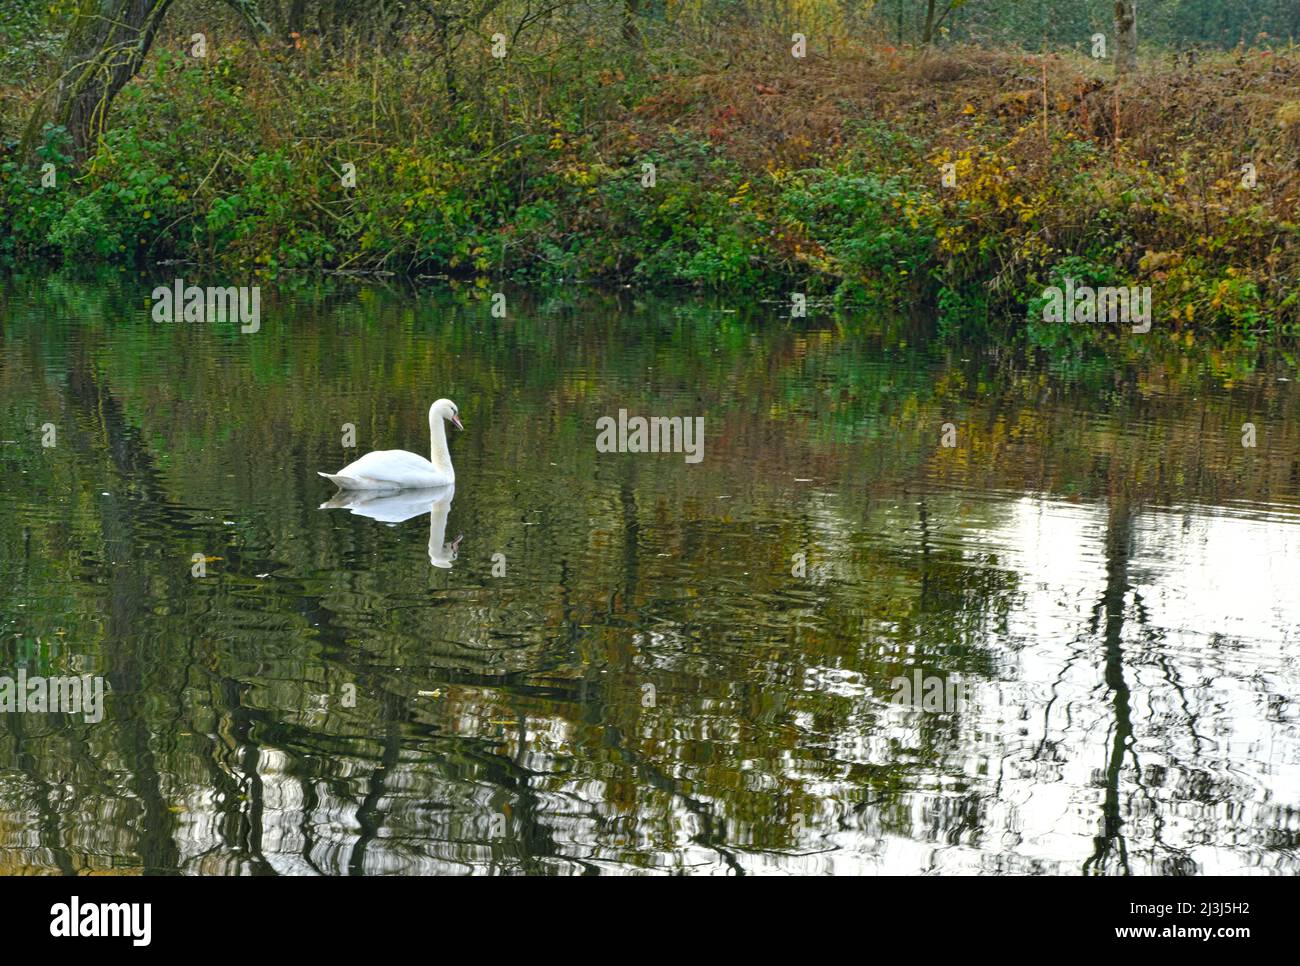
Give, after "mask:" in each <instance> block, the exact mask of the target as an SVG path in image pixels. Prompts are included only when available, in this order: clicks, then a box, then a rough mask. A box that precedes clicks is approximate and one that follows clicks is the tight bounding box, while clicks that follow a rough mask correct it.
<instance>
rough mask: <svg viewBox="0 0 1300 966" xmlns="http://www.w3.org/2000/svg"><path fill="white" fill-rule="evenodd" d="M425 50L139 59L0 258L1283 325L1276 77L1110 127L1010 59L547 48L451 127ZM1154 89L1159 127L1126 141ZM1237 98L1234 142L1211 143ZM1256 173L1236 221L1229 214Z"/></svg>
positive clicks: (1285, 260)
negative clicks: (1074, 289) (1087, 294)
mask: <svg viewBox="0 0 1300 966" xmlns="http://www.w3.org/2000/svg"><path fill="white" fill-rule="evenodd" d="M418 40H419V39H418V38H417V40H416V41H413V42H412V43H411V44H409V45H408V46H407V47H406V48H404V49H399V50H397V51H395V52H392V51H390V52H387V53H379V52H377V51H374V50H371V49H366V48H352V49H350V50H335V51H333V52H330V53H325V52H322V51H320V50H317V49H296V48H290V49H281V48H278V47H274V46H267V47H264V48H260V49H259V48H256V47H254V46H253V45H251V44H250V43H249V42H247V41H245V40H233V39H232V40H229V41H227V42H224V43H221V44H214V46H213V50H212V54H211V55H210V56H209V58H207V59H206V60H205V61H195V60H194V59H192V58H188V57H186V56H184V54H183V53H181V52H178V48H177V45H175V44H172V45H166V44H164V45H160V49H158V50H157V51H156V52H155V54H154V55H153V56H152V57H151V59H150V61H149V63H148V66H147V69H146V70H145V72H144V73H143V74H142V76H140V77H139V78H137V80H136V81H135V82H133V83H132V84H131V85H129V86H128V87H127V88H126V89H125V90H124V91H123V92H122V94H121V95H120V96H119V97H118V99H117V101H116V102H115V104H114V109H113V116H112V124H111V125H110V127H109V128H108V130H107V132H106V133H105V135H104V136H103V139H102V141H101V143H100V145H99V148H98V150H97V151H96V153H95V154H94V155H93V157H92V158H91V159H90V160H89V161H88V162H87V163H86V164H85V165H84V166H83V167H81V168H80V169H77V168H74V167H73V165H72V164H71V162H70V161H69V158H68V151H67V143H66V138H64V137H63V135H62V132H61V131H60V130H59V129H57V128H47V129H46V131H45V132H44V136H43V138H41V143H40V145H39V146H38V148H37V150H36V153H35V156H34V157H32V158H29V159H26V160H23V159H20V157H19V155H18V151H17V149H16V139H15V138H13V137H11V138H10V139H9V141H8V146H7V148H6V149H5V153H4V154H3V155H2V156H0V177H2V179H3V180H2V182H0V259H3V260H5V261H7V262H9V263H13V262H16V261H21V260H30V259H34V258H49V259H53V260H61V261H65V262H83V261H87V260H108V261H117V262H124V263H146V262H157V261H160V260H166V259H179V260H184V261H191V262H195V263H198V264H199V265H202V266H206V267H209V268H219V269H220V270H222V271H225V272H232V271H238V272H249V273H262V274H274V273H277V272H284V271H292V270H300V269H342V270H347V271H392V272H398V273H408V274H425V275H442V274H446V275H451V276H461V277H465V278H468V279H473V280H477V282H478V284H479V285H480V286H482V287H484V288H486V287H487V286H488V285H489V284H490V283H491V280H493V279H514V280H526V281H540V282H556V281H560V280H574V279H584V280H595V281H611V282H613V281H616V282H629V283H633V284H640V285H656V286H661V285H675V284H681V285H693V286H707V287H712V288H720V289H727V290H732V291H736V292H744V293H751V294H769V295H776V296H779V297H782V298H784V297H787V296H788V295H789V293H791V292H793V291H801V292H806V293H808V294H810V295H820V296H829V295H834V296H835V297H836V298H838V299H839V300H840V301H842V302H843V301H847V302H853V303H862V302H866V301H872V302H875V303H878V304H887V305H889V306H892V307H895V308H897V307H904V308H913V307H919V308H921V309H923V310H925V311H927V312H934V313H936V314H937V316H938V318H939V319H940V322H941V325H942V326H943V328H944V329H945V330H946V331H948V332H960V331H962V330H964V329H968V328H971V327H985V326H989V325H992V324H997V320H999V319H1007V318H1012V319H1023V318H1024V313H1025V312H1026V311H1027V310H1031V309H1032V299H1033V298H1034V297H1035V296H1036V295H1037V294H1039V293H1040V292H1041V291H1042V288H1043V286H1044V285H1047V284H1051V283H1053V281H1054V280H1059V279H1060V278H1061V277H1062V271H1064V270H1068V271H1069V272H1072V273H1074V275H1075V276H1077V277H1080V278H1083V277H1095V278H1098V279H1100V278H1105V279H1111V280H1114V282H1115V283H1116V284H1121V283H1123V284H1127V283H1130V282H1132V283H1136V284H1144V285H1151V286H1152V287H1153V288H1154V289H1155V298H1154V302H1155V305H1156V307H1157V309H1156V311H1157V316H1158V317H1159V318H1160V319H1162V320H1163V321H1164V323H1165V325H1166V327H1172V328H1175V329H1181V328H1193V327H1196V328H1203V327H1213V328H1217V329H1221V330H1228V329H1235V330H1237V331H1239V332H1241V333H1243V334H1254V335H1259V334H1261V333H1264V334H1267V333H1268V332H1269V331H1271V330H1272V331H1275V330H1277V328H1278V327H1279V326H1280V325H1281V324H1282V323H1284V322H1287V321H1293V320H1295V319H1296V318H1297V316H1300V307H1298V306H1297V297H1296V295H1295V292H1296V290H1297V289H1296V282H1297V266H1298V265H1300V253H1298V249H1297V244H1296V237H1295V236H1296V227H1295V225H1296V221H1297V218H1296V196H1297V195H1300V186H1297V185H1296V184H1295V176H1294V175H1292V174H1289V173H1287V170H1288V169H1287V166H1288V164H1293V163H1294V161H1295V158H1296V152H1297V149H1298V148H1300V138H1296V139H1294V140H1295V142H1296V143H1295V144H1294V145H1293V144H1292V140H1288V139H1291V138H1292V137H1293V134H1294V133H1295V132H1293V131H1292V130H1291V128H1290V127H1288V124H1292V126H1294V127H1297V128H1298V129H1300V111H1298V112H1296V116H1295V118H1294V119H1293V121H1294V123H1292V122H1291V121H1287V120H1286V119H1287V118H1288V117H1290V115H1288V114H1287V113H1286V109H1287V104H1288V103H1290V102H1289V101H1287V100H1286V97H1287V96H1289V95H1287V94H1285V92H1286V91H1287V90H1290V89H1291V87H1293V85H1294V83H1295V82H1296V81H1297V80H1300V56H1297V55H1296V54H1295V53H1294V52H1291V53H1289V54H1286V55H1285V56H1284V55H1283V54H1282V53H1279V54H1277V55H1276V56H1272V55H1270V59H1268V60H1265V59H1264V58H1263V57H1262V56H1261V57H1259V58H1255V57H1254V55H1253V54H1242V53H1238V54H1237V55H1236V57H1235V62H1233V61H1232V60H1231V59H1229V60H1225V61H1224V62H1223V64H1221V65H1220V66H1219V67H1216V68H1213V69H1211V68H1209V67H1207V68H1205V69H1204V70H1203V71H1202V72H1201V73H1200V74H1198V75H1197V76H1196V78H1195V81H1196V83H1194V84H1192V83H1189V80H1188V78H1187V77H1186V76H1184V75H1182V74H1177V75H1170V77H1160V76H1149V77H1147V78H1145V79H1144V80H1143V81H1142V82H1141V83H1143V84H1145V85H1147V88H1148V90H1145V91H1144V90H1140V89H1139V90H1135V91H1131V92H1127V93H1126V94H1125V100H1124V101H1123V103H1122V104H1121V103H1120V101H1119V100H1118V98H1117V95H1116V94H1115V93H1114V92H1112V91H1110V90H1109V89H1107V88H1106V87H1105V83H1104V82H1103V81H1102V80H1100V79H1099V78H1098V77H1097V76H1096V75H1095V74H1089V73H1088V70H1089V65H1087V64H1082V63H1071V62H1067V61H1061V60H1053V61H1050V62H1049V63H1048V64H1046V65H1043V64H1042V62H1041V61H1039V60H1036V59H1033V58H1028V57H1026V56H1024V55H1018V54H988V53H980V52H964V53H963V52H952V51H950V52H946V53H931V54H915V53H910V52H906V51H896V50H890V49H888V48H879V49H874V48H866V47H863V48H858V49H849V48H846V49H844V50H842V51H841V52H840V53H839V54H838V55H837V57H836V58H835V59H834V60H832V59H829V58H823V59H822V60H820V61H810V62H808V63H801V62H797V61H792V60H791V59H790V58H789V56H788V51H786V50H785V49H784V48H781V49H776V48H773V49H772V50H768V49H766V48H763V47H761V45H759V41H757V40H756V39H755V38H753V37H748V38H743V37H742V38H741V39H740V41H738V43H740V44H741V45H742V47H743V49H744V50H746V51H748V53H747V54H746V55H745V56H741V55H739V54H735V55H729V63H728V65H727V66H726V69H725V70H722V71H709V72H706V73H702V74H701V75H700V76H699V77H695V76H692V75H691V74H690V73H689V72H686V71H685V69H684V68H683V67H682V65H681V64H680V63H675V64H674V67H673V71H674V73H672V74H670V75H665V74H656V73H654V71H655V69H656V63H662V61H656V60H655V57H654V55H653V52H650V53H643V54H640V55H637V56H630V55H626V54H624V55H621V56H620V57H618V58H611V59H610V61H609V62H608V63H604V62H603V61H601V60H600V58H597V57H595V56H594V55H593V54H592V53H591V50H590V45H588V49H586V50H583V49H579V50H577V51H571V50H568V48H567V47H564V46H558V47H556V48H555V49H554V50H553V51H551V52H550V53H549V54H547V53H546V52H544V51H532V52H530V53H529V54H527V55H526V56H525V55H523V54H521V55H520V61H519V62H518V63H514V64H512V65H511V66H510V67H509V68H507V67H503V66H501V65H493V64H492V63H491V62H486V61H485V63H484V64H482V65H480V66H479V70H480V76H483V77H487V78H490V79H491V84H488V85H484V86H482V87H481V89H478V90H476V91H475V92H474V93H473V95H472V96H471V95H470V94H467V93H458V94H457V96H455V97H451V96H448V95H447V92H446V90H444V89H440V88H438V87H436V85H435V87H434V88H432V93H431V87H430V83H431V82H430V80H429V77H430V74H429V73H428V71H429V69H430V67H431V65H432V64H433V62H432V61H431V60H429V59H428V58H427V56H426V55H425V54H423V53H421V51H422V49H423V48H422V45H421V43H420V42H418ZM744 45H748V46H744ZM756 45H757V46H756ZM672 56H673V58H677V59H679V60H686V59H687V58H686V57H685V56H684V55H683V53H682V52H681V51H679V50H677V51H673V52H672ZM527 58H531V60H528V59H527ZM593 64H602V66H600V67H599V69H593V66H592V65H593ZM529 65H531V66H529ZM1035 65H1037V67H1039V68H1042V73H1041V74H1040V73H1036V72H1034V73H1027V71H1033V70H1035ZM525 67H527V68H528V69H524V68H525ZM542 67H545V73H544V74H543V73H542V70H541V68H542ZM701 69H702V68H701ZM494 71H495V73H493V72H494ZM1216 71H1218V73H1216ZM1049 74H1050V76H1049ZM1175 81H1176V83H1175ZM1043 83H1045V84H1046V85H1047V88H1046V89H1045V90H1043V89H1040V86H1039V85H1040V84H1043ZM1162 84H1164V85H1166V86H1165V87H1164V88H1161V91H1162V96H1164V97H1165V98H1166V100H1168V101H1170V103H1171V105H1172V106H1171V107H1170V108H1169V109H1167V110H1166V111H1165V113H1163V114H1158V115H1157V114H1150V113H1148V114H1145V115H1143V114H1140V113H1138V112H1141V111H1143V110H1144V109H1145V108H1144V107H1143V105H1145V104H1149V103H1154V99H1152V98H1147V97H1146V96H1145V95H1146V94H1148V93H1150V89H1152V88H1156V87H1159V86H1160V85H1162ZM1229 86H1231V87H1234V88H1236V89H1246V90H1249V91H1251V96H1252V99H1253V100H1252V101H1251V103H1253V104H1255V105H1263V107H1262V108H1261V109H1260V111H1259V113H1258V115H1257V116H1248V117H1242V116H1233V115H1231V114H1229V113H1227V110H1228V109H1226V108H1224V107H1223V105H1222V104H1221V103H1220V101H1219V100H1216V97H1217V94H1220V93H1222V91H1223V90H1224V89H1227V87H1229ZM1048 91H1050V92H1051V102H1050V103H1049V110H1048V116H1047V118H1046V123H1044V118H1043V115H1042V112H1041V110H1040V109H1039V104H1040V99H1041V96H1042V94H1045V93H1047V92H1048ZM434 95H437V96H434ZM1179 99H1181V100H1179ZM1260 118H1263V120H1261V119H1260ZM0 123H3V124H4V126H5V129H6V130H9V131H10V132H13V131H15V130H16V129H17V127H18V125H19V123H20V119H16V118H12V117H0ZM1117 123H1118V124H1119V125H1120V128H1119V130H1117V129H1116V128H1115V127H1114V125H1115V124H1117ZM1120 130H1122V131H1124V132H1128V133H1127V134H1124V135H1123V136H1120V134H1119V131H1120ZM1288 145H1291V146H1290V147H1288ZM1288 151H1289V152H1290V153H1289V154H1288V153H1286V152H1288ZM1247 154H1250V156H1254V157H1257V158H1258V159H1259V160H1260V166H1261V168H1266V177H1267V181H1266V182H1264V183H1262V184H1261V187H1260V188H1259V189H1258V190H1246V189H1243V188H1242V187H1241V185H1239V184H1238V183H1237V180H1238V174H1237V170H1236V169H1237V167H1238V166H1239V163H1240V159H1241V158H1242V157H1243V156H1246V155H1247ZM46 163H48V164H52V165H53V166H54V169H55V171H56V173H57V184H56V185H55V186H53V187H46V186H43V185H42V183H41V176H42V169H41V165H42V164H46ZM651 170H653V184H650V183H649V181H650V172H651ZM1033 328H1035V329H1036V328H1038V327H1037V326H1034V327H1033Z"/></svg>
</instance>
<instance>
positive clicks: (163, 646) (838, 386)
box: [0, 276, 1300, 875]
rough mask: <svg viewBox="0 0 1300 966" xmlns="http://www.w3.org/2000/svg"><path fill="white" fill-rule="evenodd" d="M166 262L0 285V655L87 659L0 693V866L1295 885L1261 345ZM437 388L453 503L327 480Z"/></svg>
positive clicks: (1295, 399)
mask: <svg viewBox="0 0 1300 966" xmlns="http://www.w3.org/2000/svg"><path fill="white" fill-rule="evenodd" d="M152 287H153V285H152V281H151V280H137V279H133V278H116V277H115V278H113V279H111V280H107V281H105V280H97V281H75V280H71V279H68V278H65V277H62V276H50V277H33V278H24V279H7V280H5V281H3V282H2V283H0V677H3V676H7V677H9V678H12V679H17V677H18V676H19V674H20V673H22V674H24V675H26V676H28V677H32V676H46V677H53V676H72V675H89V676H101V677H102V678H103V681H104V697H103V704H102V709H101V710H102V715H101V716H100V719H99V720H93V721H92V720H87V717H88V716H87V715H85V714H74V713H63V712H49V711H44V712H42V711H32V710H27V711H17V710H12V711H6V712H3V713H0V872H6V873H26V874H33V873H38V874H60V873H64V874H68V873H90V872H99V873H104V872H108V873H117V874H128V875H129V874H138V873H159V872H175V871H179V872H182V873H185V874H198V873H209V874H211V873H218V874H274V873H294V874H313V875H314V874H336V875H376V874H388V873H441V874H465V873H493V874H517V873H535V874H582V873H636V872H647V873H655V872H668V873H681V872H691V873H703V874H708V873H717V874H736V873H742V872H743V873H752V874H763V873H792V872H793V873H815V874H820V873H831V872H835V873H866V874H876V873H903V874H923V873H954V874H957V873H1043V874H1057V875H1078V874H1081V873H1084V874H1105V875H1120V874H1137V875H1157V874H1163V875H1170V874H1177V875H1198V874H1222V873H1229V874H1296V873H1297V872H1300V861H1298V859H1297V838H1298V837H1300V704H1298V701H1300V631H1298V628H1300V419H1298V418H1297V417H1298V416H1300V393H1298V392H1297V389H1296V383H1295V381H1294V380H1293V374H1294V372H1295V366H1294V364H1293V362H1292V361H1291V360H1288V359H1286V358H1283V357H1278V358H1274V357H1271V356H1267V355H1264V356H1252V357H1244V356H1239V355H1234V354H1232V353H1230V352H1227V351H1225V350H1222V349H1215V348H1213V347H1208V346H1203V345H1201V344H1195V343H1193V342H1192V341H1191V340H1190V339H1185V338H1182V337H1179V338H1177V339H1175V338H1172V337H1170V336H1169V335H1168V334H1167V333H1161V332H1159V331H1155V332H1153V333H1152V334H1151V335H1150V336H1147V337H1141V336H1129V335H1127V334H1126V335H1124V336H1121V337H1120V338H1119V339H1117V340H1114V341H1112V342H1109V343H1105V344H1101V345H1098V346H1090V345H1082V344H1081V345H1079V346H1075V347H1071V346H1065V347H1063V348H1058V350H1056V351H1054V352H1051V353H1039V354H1034V355H1033V356H1031V357H1028V358H1027V357H1026V356H1025V355H1024V354H1019V353H1011V352H1009V351H1007V350H1005V349H1001V350H1000V349H998V348H997V347H996V346H962V347H960V348H945V349H936V348H934V347H933V342H932V341H930V340H927V339H926V338H925V337H924V335H923V333H919V332H918V331H916V329H915V328H914V327H913V326H911V325H908V324H903V323H898V322H891V321H888V320H884V319H875V318H872V316H871V313H870V312H869V311H859V312H858V313H857V314H856V315H854V316H852V317H840V318H835V317H829V316H828V317H825V318H816V317H814V318H812V319H809V320H799V321H792V320H790V319H788V318H785V317H784V312H783V310H782V308H781V307H779V306H763V305H754V306H747V307H741V308H736V307H734V306H727V305H725V304H722V303H718V302H710V301H701V300H695V299H690V298H685V297H683V298H679V299H658V300H656V299H645V300H640V299H637V298H634V297H632V296H630V295H625V294H620V295H608V294H603V295H602V294H596V293H589V292H584V291H579V292H576V293H567V294H566V295H564V296H552V297H550V298H547V299H537V298H534V299H528V298H523V297H520V298H512V301H511V306H510V311H509V313H508V316H507V317H506V318H504V319H498V318H493V317H492V316H491V314H490V308H489V305H488V303H486V302H481V303H480V302H470V303H464V302H462V301H457V300H456V299H454V298H451V297H449V296H448V295H447V294H446V293H445V291H443V290H441V289H438V290H421V289H410V288H405V287H401V286H383V285H356V286H351V285H337V286H326V287H306V288H301V289H293V290H291V289H288V288H285V289H280V290H277V289H276V288H275V287H274V286H270V285H266V286H263V291H262V305H261V311H262V319H261V326H260V329H259V331H257V332H256V333H251V334H249V333H241V332H240V331H239V328H238V326H237V325H233V324H226V325H209V324H192V323H175V324H159V323H157V322H155V321H153V319H152V318H151V316H150V310H149V308H148V296H149V292H150V290H151V288H152ZM444 396H445V397H449V398H451V399H453V400H455V402H456V403H457V404H458V405H459V409H460V416H461V419H462V420H463V421H464V424H465V427H466V429H465V432H463V433H453V435H452V437H451V455H452V459H453V461H454V464H455V468H456V486H455V490H454V493H450V494H446V493H444V494H435V495H423V496H422V495H419V494H417V495H414V496H411V497H410V498H396V499H390V500H387V501H383V500H380V501H377V502H376V501H371V502H369V503H364V504H363V505H361V506H356V505H353V506H328V505H326V506H322V504H329V503H331V502H335V503H342V502H345V501H341V500H335V491H334V487H333V486H332V485H331V484H330V483H329V482H328V481H326V480H323V479H321V478H320V477H319V476H317V471H322V470H323V471H328V472H334V471H335V470H337V469H338V468H339V467H341V466H342V465H343V464H345V463H347V462H349V461H351V460H353V459H355V458H356V457H357V456H359V455H361V454H363V453H365V452H368V451H370V450H372V449H392V448H401V449H408V450H412V451H415V452H417V453H427V452H428V448H429V431H428V426H427V412H428V409H429V405H430V404H431V403H432V402H433V401H434V400H435V399H437V398H439V397H444ZM620 409H623V410H626V411H627V412H628V413H629V414H632V415H645V416H666V417H672V416H680V417H703V420H704V444H703V451H702V458H701V459H700V460H699V462H697V463H691V462H688V461H687V460H686V459H685V457H684V454H682V453H617V452H615V453H607V452H599V451H598V450H597V447H596V436H597V429H596V426H597V420H599V419H601V418H602V417H605V416H613V417H617V415H618V412H619V410H620ZM1247 424H1249V426H1250V427H1251V429H1250V430H1247V429H1246V428H1245V427H1246V426H1247ZM349 425H350V426H351V427H353V430H354V432H355V442H356V448H345V447H344V446H343V445H342V441H343V439H344V436H345V434H346V433H347V427H348V426H349ZM50 426H52V427H53V434H52V435H51V433H50V431H49V427H50ZM1248 434H1249V435H1251V436H1252V437H1253V438H1252V439H1251V441H1252V442H1253V443H1254V445H1253V446H1243V439H1244V438H1246V437H1247V435H1248ZM945 444H951V445H945ZM196 555H197V556H196ZM900 682H905V683H906V686H904V684H900ZM914 684H919V685H921V687H917V688H916V690H917V692H918V693H919V692H920V691H921V690H925V692H926V693H927V694H929V693H934V694H937V695H939V697H938V698H937V699H936V704H935V705H927V703H926V702H924V701H921V700H906V701H904V700H900V695H901V694H905V693H907V692H908V689H909V688H911V687H912V686H913V685H914ZM932 684H933V685H934V687H933V691H932V689H931V685H932Z"/></svg>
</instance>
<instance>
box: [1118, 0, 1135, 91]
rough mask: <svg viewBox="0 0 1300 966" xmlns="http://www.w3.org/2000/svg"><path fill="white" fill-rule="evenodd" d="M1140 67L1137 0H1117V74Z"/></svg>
mask: <svg viewBox="0 0 1300 966" xmlns="http://www.w3.org/2000/svg"><path fill="white" fill-rule="evenodd" d="M1137 69H1138V28H1137V0H1115V74H1116V75H1117V76H1119V77H1123V76H1124V75H1125V74H1135V73H1137Z"/></svg>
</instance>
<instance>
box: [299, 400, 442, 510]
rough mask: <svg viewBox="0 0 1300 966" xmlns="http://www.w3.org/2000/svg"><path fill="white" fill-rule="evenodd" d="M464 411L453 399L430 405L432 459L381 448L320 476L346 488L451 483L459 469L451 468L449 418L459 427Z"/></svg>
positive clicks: (421, 486) (410, 487)
mask: <svg viewBox="0 0 1300 966" xmlns="http://www.w3.org/2000/svg"><path fill="white" fill-rule="evenodd" d="M459 414H460V410H459V409H458V408H457V407H456V404H455V403H454V402H452V401H451V400H450V399H439V400H438V401H437V402H436V403H434V404H433V405H432V406H430V407H429V442H430V448H431V450H432V452H431V453H430V454H429V455H430V456H431V457H432V459H425V458H424V457H423V456H417V455H416V454H415V453H408V452H407V451H406V450H404V449H381V450H376V451H375V452H373V453H367V454H366V455H365V456H363V457H361V459H359V460H355V461H354V462H351V463H349V464H348V465H347V466H345V467H343V469H341V470H339V471H338V472H337V473H321V474H319V475H321V476H323V477H325V479H327V480H332V481H334V483H336V484H337V485H338V486H339V487H340V488H341V489H344V490H417V489H418V490H427V489H431V488H433V487H437V486H451V485H452V484H454V483H455V482H456V472H455V470H453V469H452V468H451V453H449V452H448V451H447V427H445V426H444V425H443V420H447V421H448V422H450V423H451V424H452V425H453V426H455V427H456V428H457V429H464V428H465V427H464V426H462V425H461V424H460V415H459Z"/></svg>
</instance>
